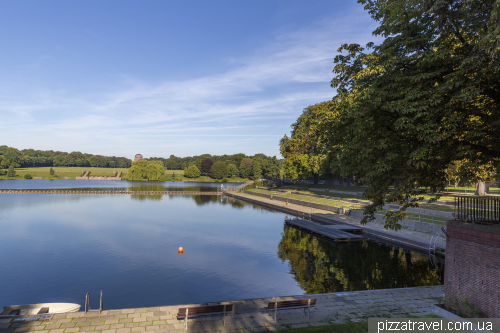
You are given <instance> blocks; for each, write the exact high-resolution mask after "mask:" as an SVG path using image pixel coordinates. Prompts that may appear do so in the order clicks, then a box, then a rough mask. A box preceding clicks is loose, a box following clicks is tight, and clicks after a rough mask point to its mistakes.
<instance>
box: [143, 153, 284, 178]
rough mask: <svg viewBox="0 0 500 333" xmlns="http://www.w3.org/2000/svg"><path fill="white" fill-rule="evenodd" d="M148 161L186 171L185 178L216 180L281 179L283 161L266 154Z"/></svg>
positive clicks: (156, 158)
mask: <svg viewBox="0 0 500 333" xmlns="http://www.w3.org/2000/svg"><path fill="white" fill-rule="evenodd" d="M147 160H148V161H161V162H163V165H164V166H165V167H166V168H167V169H168V170H184V176H185V177H188V178H196V177H199V176H200V175H202V176H210V177H212V178H215V179H222V178H226V177H227V178H231V177H238V176H240V177H242V178H254V179H259V178H273V179H276V178H281V172H282V171H281V169H282V160H279V159H277V158H276V156H273V157H270V156H266V155H264V154H256V155H253V156H247V155H245V154H234V155H210V154H203V155H199V156H188V157H177V156H175V155H170V157H169V158H162V157H152V158H148V159H147Z"/></svg>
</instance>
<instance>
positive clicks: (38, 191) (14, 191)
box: [0, 190, 224, 195]
mask: <svg viewBox="0 0 500 333" xmlns="http://www.w3.org/2000/svg"><path fill="white" fill-rule="evenodd" d="M0 193H36V194H132V195H134V194H135V195H223V194H224V193H223V192H208V191H203V192H192V191H83V190H0Z"/></svg>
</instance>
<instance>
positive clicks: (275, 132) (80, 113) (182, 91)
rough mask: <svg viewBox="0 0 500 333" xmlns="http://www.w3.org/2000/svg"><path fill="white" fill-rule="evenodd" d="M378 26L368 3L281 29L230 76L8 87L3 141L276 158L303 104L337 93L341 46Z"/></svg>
mask: <svg viewBox="0 0 500 333" xmlns="http://www.w3.org/2000/svg"><path fill="white" fill-rule="evenodd" d="M372 28H373V22H372V21H371V20H370V18H369V17H368V15H367V14H366V13H364V12H362V11H361V10H360V11H359V12H355V13H353V14H351V15H350V16H345V17H343V18H342V19H337V20H333V21H329V20H324V21H322V22H318V23H316V24H314V25H312V26H309V27H306V28H304V29H302V30H300V31H295V32H291V33H284V34H281V35H278V36H276V37H275V38H274V40H272V41H270V42H269V43H268V44H267V45H264V46H263V47H262V48H260V49H258V50H255V51H254V52H253V53H252V54H249V55H248V56H247V57H245V58H241V59H231V64H230V66H228V68H230V69H228V70H226V71H225V72H222V73H218V74H215V75H210V76H204V77H198V78H194V79H186V80H177V81H172V80H165V81H163V82H160V83H149V82H145V81H142V80H141V79H140V78H128V79H126V82H125V83H124V84H127V86H128V87H127V88H121V89H116V90H115V91H107V92H106V91H105V92H102V93H100V92H94V94H93V96H91V97H89V96H82V95H80V94H78V93H76V92H72V93H71V94H70V93H68V92H66V93H64V94H62V93H57V92H51V91H48V92H44V93H43V94H40V93H38V94H31V95H30V94H29V93H27V92H24V98H20V97H17V98H16V97H13V96H5V94H2V92H1V91H0V104H1V106H0V115H2V118H3V120H4V121H2V123H0V130H1V131H2V133H3V134H7V135H6V136H5V138H6V141H7V142H3V143H6V144H9V145H12V146H15V147H19V148H27V147H33V148H37V149H57V150H67V151H71V150H82V151H86V152H91V153H101V154H114V155H126V156H129V155H132V154H134V153H136V152H137V151H136V150H137V149H140V150H141V152H143V153H144V154H145V155H146V156H148V155H155V156H158V155H162V154H166V153H168V154H170V153H174V154H176V155H180V156H185V155H194V154H201V153H204V152H209V153H212V154H218V153H235V152H245V153H248V154H254V153H257V152H264V153H266V154H270V155H275V154H277V153H278V139H279V137H281V136H283V135H284V134H285V133H288V132H289V126H290V124H291V123H292V122H293V121H294V120H295V119H296V118H297V116H298V115H299V114H300V112H301V110H302V109H303V108H304V107H306V106H308V105H310V104H313V103H317V102H321V101H324V100H328V99H331V98H332V97H333V95H334V91H333V89H331V88H330V87H329V81H330V79H331V77H332V73H331V70H332V68H333V58H334V56H335V54H336V49H337V48H338V47H339V46H340V45H341V44H343V43H346V42H357V43H360V44H363V43H366V42H368V41H370V40H372V37H371V31H372V30H373V29H372ZM2 95H3V96H2ZM68 95H69V97H68ZM9 138H10V139H9ZM217 147H220V148H217ZM223 150H224V151H223Z"/></svg>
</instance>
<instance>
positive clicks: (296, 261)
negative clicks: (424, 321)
mask: <svg viewBox="0 0 500 333" xmlns="http://www.w3.org/2000/svg"><path fill="white" fill-rule="evenodd" d="M278 257H279V258H280V259H281V260H282V261H283V262H285V261H288V262H289V265H290V273H291V274H293V276H294V278H295V280H296V281H297V282H298V283H299V285H300V287H301V288H302V289H303V290H304V291H305V292H306V293H307V294H317V293H328V292H339V291H353V290H371V289H385V288H402V287H415V286H431V285H437V284H440V283H441V281H442V278H443V272H444V270H437V269H436V268H435V267H433V266H432V265H431V264H430V261H429V259H428V257H426V256H423V255H420V254H418V253H415V252H408V251H404V250H403V249H400V248H395V247H390V246H386V245H383V244H378V243H376V242H373V241H368V240H364V241H362V242H361V243H359V242H351V243H333V242H329V241H327V240H324V239H321V238H317V237H315V236H312V235H310V234H308V233H306V232H302V231H300V230H297V229H295V228H292V227H289V226H285V227H284V231H283V234H282V240H281V242H280V244H279V246H278Z"/></svg>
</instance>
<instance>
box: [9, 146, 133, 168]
mask: <svg viewBox="0 0 500 333" xmlns="http://www.w3.org/2000/svg"><path fill="white" fill-rule="evenodd" d="M11 165H12V166H13V167H14V168H20V167H23V168H29V167H48V166H50V167H52V166H67V167H111V168H112V167H116V168H129V167H130V166H131V165H132V161H131V160H130V159H128V158H126V157H116V156H111V157H110V156H102V155H92V154H85V153H80V152H79V151H74V152H71V153H66V152H61V151H53V150H34V149H23V150H18V149H16V148H12V147H7V146H5V145H3V146H0V167H1V168H4V169H6V168H9V167H10V166H11Z"/></svg>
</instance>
